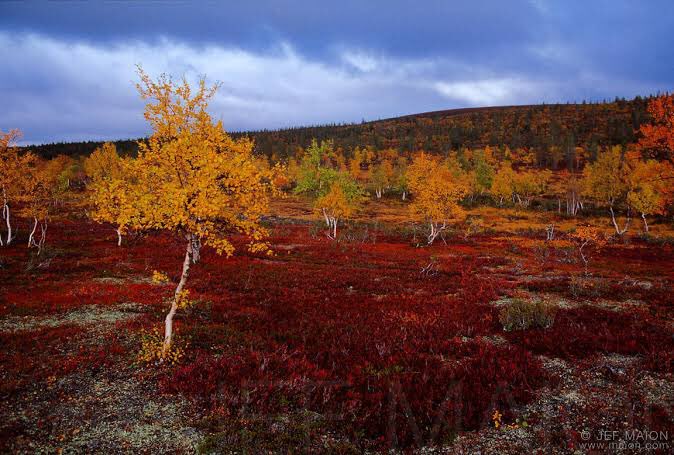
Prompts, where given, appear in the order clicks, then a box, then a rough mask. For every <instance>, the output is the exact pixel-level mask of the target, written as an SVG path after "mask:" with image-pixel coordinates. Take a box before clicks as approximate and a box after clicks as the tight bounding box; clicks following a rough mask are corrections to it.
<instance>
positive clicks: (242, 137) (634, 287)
mask: <svg viewBox="0 0 674 455" xmlns="http://www.w3.org/2000/svg"><path fill="white" fill-rule="evenodd" d="M138 78H139V84H138V90H139V95H140V96H141V98H142V99H144V100H145V101H146V107H145V112H144V114H145V119H146V121H147V122H148V125H149V127H150V129H151V131H152V134H151V135H150V136H149V137H147V138H140V139H138V140H134V141H132V140H128V141H118V142H105V143H99V142H89V143H72V144H67V143H62V144H47V145H41V146H25V147H19V146H18V145H17V143H18V142H19V141H20V138H21V132H20V131H19V130H11V131H9V132H6V133H3V134H2V135H1V136H0V188H1V189H2V198H3V199H2V227H1V229H0V253H1V254H0V272H1V273H0V342H1V344H2V346H3V349H2V350H0V365H2V369H1V371H0V378H1V379H0V384H1V388H0V396H1V397H2V401H3V403H4V406H3V410H2V411H0V416H2V419H1V420H2V422H1V423H0V448H2V450H3V451H8V452H14V451H17V452H30V451H38V450H39V451H45V452H57V453H61V452H62V451H66V452H91V451H116V450H127V451H132V452H133V451H145V452H180V453H182V452H199V453H232V452H236V453H285V452H287V453H295V451H297V450H298V448H301V449H299V452H300V453H305V452H306V453H363V452H377V453H379V452H381V453H384V452H387V451H390V450H400V451H403V452H412V451H417V450H426V449H427V450H435V449H437V450H444V449H447V450H449V451H450V452H451V453H474V452H476V451H481V452H482V453H497V452H498V453H524V452H530V453H535V451H537V450H538V451H541V452H546V451H551V452H554V453H564V452H573V451H574V450H576V449H578V448H579V447H581V446H580V444H582V443H587V440H588V439H590V437H587V438H586V434H587V433H590V434H591V435H597V434H600V433H599V431H600V430H601V429H603V428H607V427H610V428H616V429H618V428H620V429H622V428H637V429H648V432H649V433H648V434H650V435H651V436H650V437H651V441H650V442H652V443H657V444H659V445H657V446H652V447H653V448H654V449H655V452H659V453H668V450H669V446H665V443H667V442H668V439H666V438H665V436H667V438H669V437H671V436H670V434H671V433H670V430H671V428H673V425H674V412H673V410H674V408H673V403H674V376H673V375H674V338H672V332H673V328H674V308H673V306H672V305H673V304H674V301H673V300H672V297H671V296H672V292H673V289H674V282H673V280H674V185H673V184H672V182H674V95H671V94H667V93H665V94H659V95H657V96H649V97H645V98H640V97H637V98H635V99H633V100H630V101H626V100H622V99H616V100H615V101H613V102H603V103H582V104H559V105H535V106H506V107H490V108H471V109H460V110H454V111H439V112H431V113H426V114H418V115H410V116H405V117H398V118H394V119H387V120H378V121H373V122H363V123H361V124H353V125H325V126H316V127H302V128H293V129H286V130H278V131H254V132H246V133H243V132H233V133H227V132H226V131H225V128H224V126H223V125H222V123H221V122H216V121H214V120H213V119H212V117H211V115H210V114H209V111H208V106H209V101H210V100H211V99H212V97H213V96H214V95H215V93H216V91H217V86H213V87H210V86H208V85H207V84H206V82H205V79H203V78H202V79H201V80H200V81H199V83H198V84H192V85H190V84H189V83H188V82H187V81H186V80H184V79H183V80H174V79H172V78H170V77H168V76H160V77H159V78H157V79H153V78H151V77H150V76H149V75H148V74H146V73H145V72H144V71H143V69H142V68H140V67H139V69H138ZM66 401H67V405H66V404H64V403H65V402H66ZM586 432H587V433H586ZM653 433H654V434H655V435H656V437H655V439H653V437H652V434H653ZM591 437H593V438H594V437H596V436H591ZM623 437H625V436H623ZM642 437H643V436H642ZM648 437H649V436H648V435H647V436H646V437H644V438H646V439H647V438H648ZM646 439H643V441H644V443H645V442H646ZM623 442H624V441H623ZM669 443H670V444H671V443H672V442H671V441H669ZM120 448H121V449H120ZM438 453H440V452H438ZM581 453H582V451H581Z"/></svg>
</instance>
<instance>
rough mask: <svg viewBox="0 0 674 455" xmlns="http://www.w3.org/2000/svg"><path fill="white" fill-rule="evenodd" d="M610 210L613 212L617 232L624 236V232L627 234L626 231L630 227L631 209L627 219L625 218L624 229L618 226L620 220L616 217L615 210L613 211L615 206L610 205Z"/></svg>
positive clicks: (612, 218)
mask: <svg viewBox="0 0 674 455" xmlns="http://www.w3.org/2000/svg"><path fill="white" fill-rule="evenodd" d="M609 211H610V212H611V221H612V222H613V227H614V228H615V232H616V234H618V235H619V236H621V237H622V236H623V234H625V232H627V229H628V228H629V227H630V219H631V217H630V211H629V209H628V210H627V219H626V220H625V227H624V228H623V229H622V230H621V229H620V228H619V227H618V222H617V221H616V219H615V212H613V206H609Z"/></svg>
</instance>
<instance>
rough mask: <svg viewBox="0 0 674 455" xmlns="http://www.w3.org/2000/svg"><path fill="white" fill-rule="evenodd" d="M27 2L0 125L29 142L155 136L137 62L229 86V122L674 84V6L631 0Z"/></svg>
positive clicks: (367, 113) (13, 27)
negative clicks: (646, 8) (669, 35)
mask: <svg viewBox="0 0 674 455" xmlns="http://www.w3.org/2000/svg"><path fill="white" fill-rule="evenodd" d="M347 3H348V2H347ZM373 3H374V2H373ZM25 5H26V4H24V3H19V4H9V5H8V6H3V8H4V13H5V14H4V17H5V18H4V19H3V20H2V21H0V61H2V62H3V64H2V65H0V99H2V100H3V102H2V105H3V107H2V109H0V130H6V129H9V128H14V127H18V128H20V129H22V130H23V131H24V137H25V139H24V142H25V143H38V142H49V141H58V140H67V141H71V140H84V139H117V138H127V137H138V136H142V135H145V134H147V132H148V131H147V128H146V125H145V123H144V121H143V118H142V109H143V106H142V102H141V100H140V99H139V97H138V95H137V93H136V91H135V87H134V82H135V81H136V79H137V77H136V75H135V72H134V71H135V65H136V64H138V63H140V64H142V65H143V67H144V69H145V70H146V71H147V72H148V73H150V74H151V75H153V76H156V75H158V74H159V73H162V72H167V73H169V74H172V75H174V76H182V75H185V76H186V77H187V78H188V79H192V80H194V79H196V78H197V77H198V76H199V75H202V74H203V75H207V77H208V79H209V81H211V82H215V81H218V82H221V83H222V88H221V89H220V91H219V93H218V95H217V98H216V99H215V100H214V102H213V103H212V113H213V115H214V116H215V117H216V118H221V119H222V120H223V122H224V124H225V126H226V128H228V129H230V130H248V129H261V128H278V127H285V126H297V125H306V124H317V123H326V122H353V121H360V120H361V119H366V120H373V119H377V118H386V117H392V116H397V115H403V114H409V113H416V112H424V111H431V110H439V109H448V108H453V107H466V106H485V105H503V104H526V103H539V102H548V103H550V102H565V101H580V100H582V99H602V98H613V97H614V96H626V97H630V96H634V95H636V94H648V93H653V92H655V91H658V90H661V91H664V90H668V89H671V87H672V86H673V85H674V73H673V72H672V71H671V68H670V67H671V63H669V64H668V63H667V62H671V61H672V59H671V58H670V57H672V52H673V51H672V49H671V47H670V46H662V36H664V34H666V31H667V30H669V29H670V28H669V26H671V25H674V24H673V22H674V20H672V19H671V17H672V16H667V14H665V13H666V11H667V8H669V9H672V8H671V6H668V5H669V4H668V3H662V4H659V3H658V2H653V3H652V4H650V5H652V6H651V9H653V10H655V9H656V8H660V9H661V10H662V11H660V13H662V14H658V15H656V16H649V15H647V14H645V13H644V12H643V11H642V9H639V8H635V7H634V6H632V5H633V3H630V2H625V3H622V2H611V3H610V6H611V8H608V5H609V4H606V5H603V6H602V4H601V2H597V3H593V4H592V5H591V6H584V7H583V8H584V9H582V10H581V9H579V8H580V7H579V6H578V5H580V4H578V5H575V4H574V2H568V4H565V5H567V6H566V8H564V9H562V8H561V7H560V4H558V3H553V2H547V1H545V0H536V1H530V2H513V3H509V2H508V5H507V7H505V6H503V5H504V3H502V2H482V1H478V0H476V1H475V2H471V4H470V5H458V4H456V5H449V6H448V5H447V4H446V2H437V3H436V2H431V4H430V5H429V6H428V7H427V8H424V9H420V8H418V6H414V5H413V4H412V3H411V2H405V1H391V2H388V3H387V5H388V6H389V7H388V8H381V7H380V8H376V7H374V6H371V5H372V4H370V2H354V3H353V4H350V5H346V6H345V7H344V8H340V9H331V10H325V9H324V8H317V7H315V5H314V4H313V3H312V2H309V3H306V2H302V1H301V0H296V1H291V2H289V4H288V5H286V7H284V8H280V7H278V6H276V5H277V3H276V2H272V3H269V4H266V3H265V2H264V1H262V2H256V3H253V4H251V5H252V6H236V7H234V8H233V9H232V10H231V11H229V10H228V11H227V14H225V13H224V12H223V8H217V5H216V6H212V4H204V5H211V6H209V7H208V8H210V9H208V8H207V7H206V6H203V5H201V4H198V5H196V6H189V5H188V6H189V8H187V6H185V5H184V4H182V3H180V2H179V3H176V4H175V5H174V4H168V5H170V7H169V6H165V7H162V8H158V7H157V6H156V5H154V4H153V3H148V4H142V6H141V4H132V5H136V6H133V8H132V7H131V6H129V5H130V4H128V3H127V2H111V3H103V4H98V3H96V4H91V3H89V4H82V5H80V6H78V10H77V12H78V14H77V15H74V16H73V14H72V13H73V11H69V10H68V8H72V5H70V4H65V5H66V6H60V5H55V4H54V3H48V4H43V5H41V6H42V8H37V7H32V9H30V8H31V5H28V6H25ZM153 5H154V6H153ZM162 5H163V3H162ZM181 5H182V6H181ZM213 5H214V4H213ZM604 7H605V8H604ZM129 8H131V9H133V11H129ZM180 8H183V9H180ZM185 8H187V9H185ZM602 8H604V9H602ZM145 9H147V11H145ZM141 10H142V11H141ZM579 12H582V14H578V13H579ZM69 13H70V14H69ZM134 13H138V14H134ZM140 13H143V14H140ZM146 13H148V14H147V15H145V14H146ZM149 13H153V14H149ZM75 17H76V18H77V20H75ZM139 17H144V18H146V19H143V21H145V22H143V21H141V20H140V19H139ZM601 17H606V18H607V20H610V21H609V22H602V21H601V20H600V19H601ZM667 17H670V19H667ZM197 19H200V20H197ZM584 23H588V25H589V24H592V28H590V27H583V25H584ZM620 27H622V29H621V28H620ZM665 41H666V40H665ZM658 46H660V47H658ZM656 55H657V58H656V57H654V56H656Z"/></svg>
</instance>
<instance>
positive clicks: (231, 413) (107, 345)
mask: <svg viewBox="0 0 674 455" xmlns="http://www.w3.org/2000/svg"><path fill="white" fill-rule="evenodd" d="M113 237H114V232H113V231H111V230H109V229H106V228H104V227H101V226H97V225H93V224H89V223H87V222H83V221H77V222H67V223H64V224H63V225H62V226H61V225H59V228H58V229H56V228H55V229H54V234H53V236H52V237H50V242H52V243H53V245H55V247H54V248H53V249H51V251H50V250H49V249H48V250H46V253H45V256H44V258H40V259H37V258H35V257H29V256H28V253H26V252H25V251H24V250H23V249H21V250H19V247H18V246H13V247H11V248H10V249H8V250H7V251H8V254H7V255H6V256H5V257H4V258H3V261H4V267H5V268H6V269H7V271H8V272H10V273H9V274H5V275H4V276H3V277H2V280H3V283H2V284H3V286H2V287H1V288H0V298H1V299H2V303H1V304H0V314H1V315H2V316H3V317H19V316H26V315H27V316H30V317H38V318H39V317H45V316H49V315H52V316H53V315H62V314H65V313H67V312H69V311H72V310H74V309H78V308H83V307H86V306H88V305H92V304H95V305H100V306H104V307H110V306H114V305H117V304H121V303H127V302H134V303H136V304H139V305H141V306H142V307H143V308H145V310H143V315H142V316H141V317H137V318H136V319H133V320H128V321H125V322H120V323H118V324H117V326H116V328H117V331H116V332H117V333H118V335H117V336H112V337H111V336H107V335H106V336H105V337H102V338H98V339H95V340H94V341H92V340H91V337H89V338H88V339H86V340H85V338H86V337H85V335H86V333H87V332H88V331H89V328H85V327H80V326H59V327H54V328H36V329H31V330H27V331H22V332H20V333H19V332H16V333H15V332H11V333H10V332H3V333H0V344H1V345H2V346H3V349H2V350H0V363H1V364H2V366H3V370H4V372H5V373H4V379H3V385H2V390H0V395H2V396H3V397H9V396H12V395H16V394H18V393H20V392H21V390H23V389H24V388H25V387H27V386H28V385H29V384H31V383H35V382H40V381H47V380H49V378H51V377H61V376H64V375H67V374H71V373H73V372H76V371H79V370H87V371H94V370H96V371H105V369H106V368H109V367H110V365H111V362H114V361H118V360H120V359H123V360H124V361H126V362H135V361H136V357H135V352H134V350H133V349H129V346H135V345H134V344H133V343H137V336H138V333H139V331H140V329H147V328H149V327H153V326H154V327H157V326H159V324H160V321H161V319H162V317H163V315H164V312H165V311H166V309H167V308H166V304H165V303H164V301H163V300H164V299H165V298H166V297H167V296H168V295H169V294H170V292H171V287H170V286H156V285H152V284H151V283H150V282H149V281H148V279H149V277H150V276H151V275H152V271H153V270H159V271H162V272H165V273H167V274H168V276H169V277H170V278H171V279H173V280H174V281H175V279H176V278H177V274H178V272H179V264H180V262H181V245H180V244H178V243H177V241H176V240H175V239H172V238H170V237H164V236H156V235H150V236H147V237H145V238H142V239H136V240H134V239H126V240H125V242H126V244H125V245H124V246H123V247H121V248H118V247H116V246H115V245H114V242H113ZM527 240H528V239H524V242H523V243H526V241H527ZM271 241H272V244H273V245H276V254H275V256H273V257H260V256H256V255H251V254H248V253H246V252H245V248H244V243H243V240H241V241H237V246H238V247H240V248H239V250H237V253H236V254H235V256H234V257H232V258H229V259H228V258H224V257H220V256H216V255H215V254H213V252H212V251H209V250H205V251H204V252H203V257H202V262H201V263H199V264H198V265H197V266H195V267H194V268H193V270H192V274H191V276H190V278H189V281H188V285H187V287H188V289H189V290H190V298H191V299H194V300H196V301H197V305H196V306H195V307H194V308H193V309H190V310H186V311H181V312H180V313H179V315H178V318H177V321H176V331H177V334H178V337H179V338H180V339H182V340H185V341H188V345H187V346H188V347H187V351H186V356H185V358H184V360H183V362H182V364H180V365H178V366H175V367H162V368H161V370H160V375H159V385H160V388H161V390H162V391H163V392H165V393H180V394H183V395H185V396H188V397H191V398H192V399H194V400H195V402H196V403H198V404H199V405H200V406H202V408H201V409H202V410H203V413H204V415H215V416H222V417H227V418H236V419H242V420H244V421H245V420H247V419H253V420H254V419H256V418H262V417H263V416H269V415H277V414H284V413H291V412H296V411H301V410H309V411H312V412H314V413H317V414H318V415H320V416H322V418H323V419H324V421H325V422H327V423H326V425H328V429H329V431H335V432H339V433H340V434H343V435H347V437H349V439H351V440H353V441H361V442H359V444H361V446H362V447H365V446H367V447H376V448H385V447H388V446H410V445H420V444H430V443H440V442H444V441H447V440H451V439H452V438H453V437H454V436H455V435H456V434H457V433H458V432H460V431H462V430H472V429H478V428H481V427H484V426H486V425H488V424H489V423H490V416H491V413H492V412H493V411H494V410H495V409H498V410H500V411H501V412H502V413H504V414H505V417H504V418H505V419H506V420H508V421H512V420H513V419H514V417H515V415H514V414H513V413H514V412H516V409H518V407H519V406H520V405H522V404H524V403H528V402H530V401H531V400H532V399H533V398H534V397H536V394H537V391H538V390H541V388H542V387H544V386H551V387H552V386H554V384H555V383H556V381H557V379H556V378H555V377H554V376H552V375H550V374H548V373H546V371H545V370H544V369H543V367H542V364H541V360H540V359H539V357H538V355H539V354H543V355H545V356H547V357H557V358H562V359H567V360H569V361H571V362H577V361H580V360H582V359H583V358H587V357H588V356H592V355H594V354H596V353H620V354H625V355H636V356H639V357H640V358H641V359H642V367H643V368H645V369H648V370H651V371H653V372H659V373H672V372H673V370H672V360H673V359H672V354H671V353H672V352H674V339H672V337H671V330H668V328H667V326H666V323H667V322H666V321H663V317H669V318H671V299H670V298H669V292H670V291H671V286H670V285H669V282H668V281H666V278H663V280H662V281H661V282H659V283H656V284H652V285H648V286H645V285H644V286H640V285H634V283H627V282H624V281H620V280H617V279H614V280H612V281H611V282H610V284H609V285H607V286H605V287H604V288H602V290H601V294H599V295H597V296H592V297H588V298H587V301H589V302H593V303H594V304H597V305H584V306H572V307H569V308H561V309H560V310H559V311H558V312H557V316H556V320H555V322H554V325H553V326H552V327H550V328H548V329H530V330H524V331H520V332H509V333H504V332H503V330H502V327H501V325H500V323H499V321H498V308H497V307H496V306H494V304H493V301H495V300H497V299H499V298H500V297H503V296H509V295H512V294H514V293H516V292H521V291H522V290H528V291H529V292H532V291H545V292H548V293H550V292H556V293H558V294H559V295H560V296H563V297H565V298H568V299H570V298H572V296H571V295H570V292H569V283H570V278H569V275H568V274H567V273H566V272H565V273H564V274H561V275H554V268H551V267H548V265H549V264H548V265H546V264H545V263H544V264H543V265H541V262H540V260H539V258H537V257H536V256H535V254H536V253H535V251H533V250H531V249H529V248H527V247H523V248H521V249H519V248H516V241H517V239H516V238H514V240H513V242H515V243H514V246H512V247H511V249H510V250H509V249H508V248H506V247H504V246H502V245H499V244H498V242H493V241H492V239H491V237H490V236H488V235H483V236H480V237H476V238H472V239H470V240H463V239H454V238H452V239H448V243H449V244H448V245H447V246H445V245H443V244H442V242H438V244H437V245H434V246H433V247H430V248H416V247H414V246H413V245H412V244H411V242H410V239H409V238H406V237H404V236H402V235H397V234H391V233H387V234H386V235H384V234H381V235H379V236H378V237H377V239H376V242H374V241H362V242H355V241H354V242H344V241H343V242H331V241H327V240H325V239H324V238H321V237H317V236H312V235H311V229H310V227H309V226H307V225H286V224H281V225H276V226H275V227H274V230H273V237H272V239H271ZM642 247H643V248H645V246H644V245H641V246H639V245H637V246H636V248H642ZM613 248H618V247H613ZM631 248H635V246H634V245H632V246H631ZM604 254H606V253H604ZM611 254H615V253H614V252H612V253H611ZM607 260H608V259H607V258H606V256H605V255H602V256H601V257H600V258H599V259H598V261H602V262H605V261H607ZM649 260H651V261H654V262H655V263H657V267H663V261H665V262H667V261H669V262H671V261H670V259H668V258H666V257H664V256H657V257H647V256H646V255H638V254H636V253H630V256H629V257H627V258H626V259H625V261H624V262H623V263H622V264H621V265H620V268H619V272H615V275H620V274H621V273H622V272H623V271H624V270H625V268H627V267H628V265H629V262H630V261H649ZM543 266H545V267H543ZM537 267H538V269H537ZM541 267H542V268H543V269H545V270H546V272H545V273H542V272H541ZM574 267H575V269H576V270H575V273H580V270H581V269H580V266H579V265H577V264H576V265H573V264H571V265H569V264H566V263H565V264H563V265H562V266H561V268H562V269H564V270H570V269H573V268H574ZM524 269H526V273H525V272H523V271H522V270H524ZM515 270H517V271H515ZM610 273H613V272H610V271H609V272H607V274H610ZM524 275H529V278H527V279H525V278H526V277H524ZM623 276H624V274H623ZM624 297H629V298H633V299H640V301H641V302H642V306H639V307H635V308H634V309H633V310H630V311H622V310H621V311H617V310H615V309H612V308H604V307H601V306H599V305H598V304H599V301H600V300H601V299H611V298H614V299H618V300H619V298H624ZM112 332H114V331H111V332H110V333H112ZM500 337H503V338H505V340H504V339H502V338H500ZM149 368H150V367H149ZM364 441H368V442H364Z"/></svg>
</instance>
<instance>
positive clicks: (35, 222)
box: [28, 218, 37, 248]
mask: <svg viewBox="0 0 674 455" xmlns="http://www.w3.org/2000/svg"><path fill="white" fill-rule="evenodd" d="M36 230H37V218H33V230H32V231H30V235H29V236H28V248H30V247H31V246H33V245H35V240H34V236H35V231H36Z"/></svg>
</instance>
